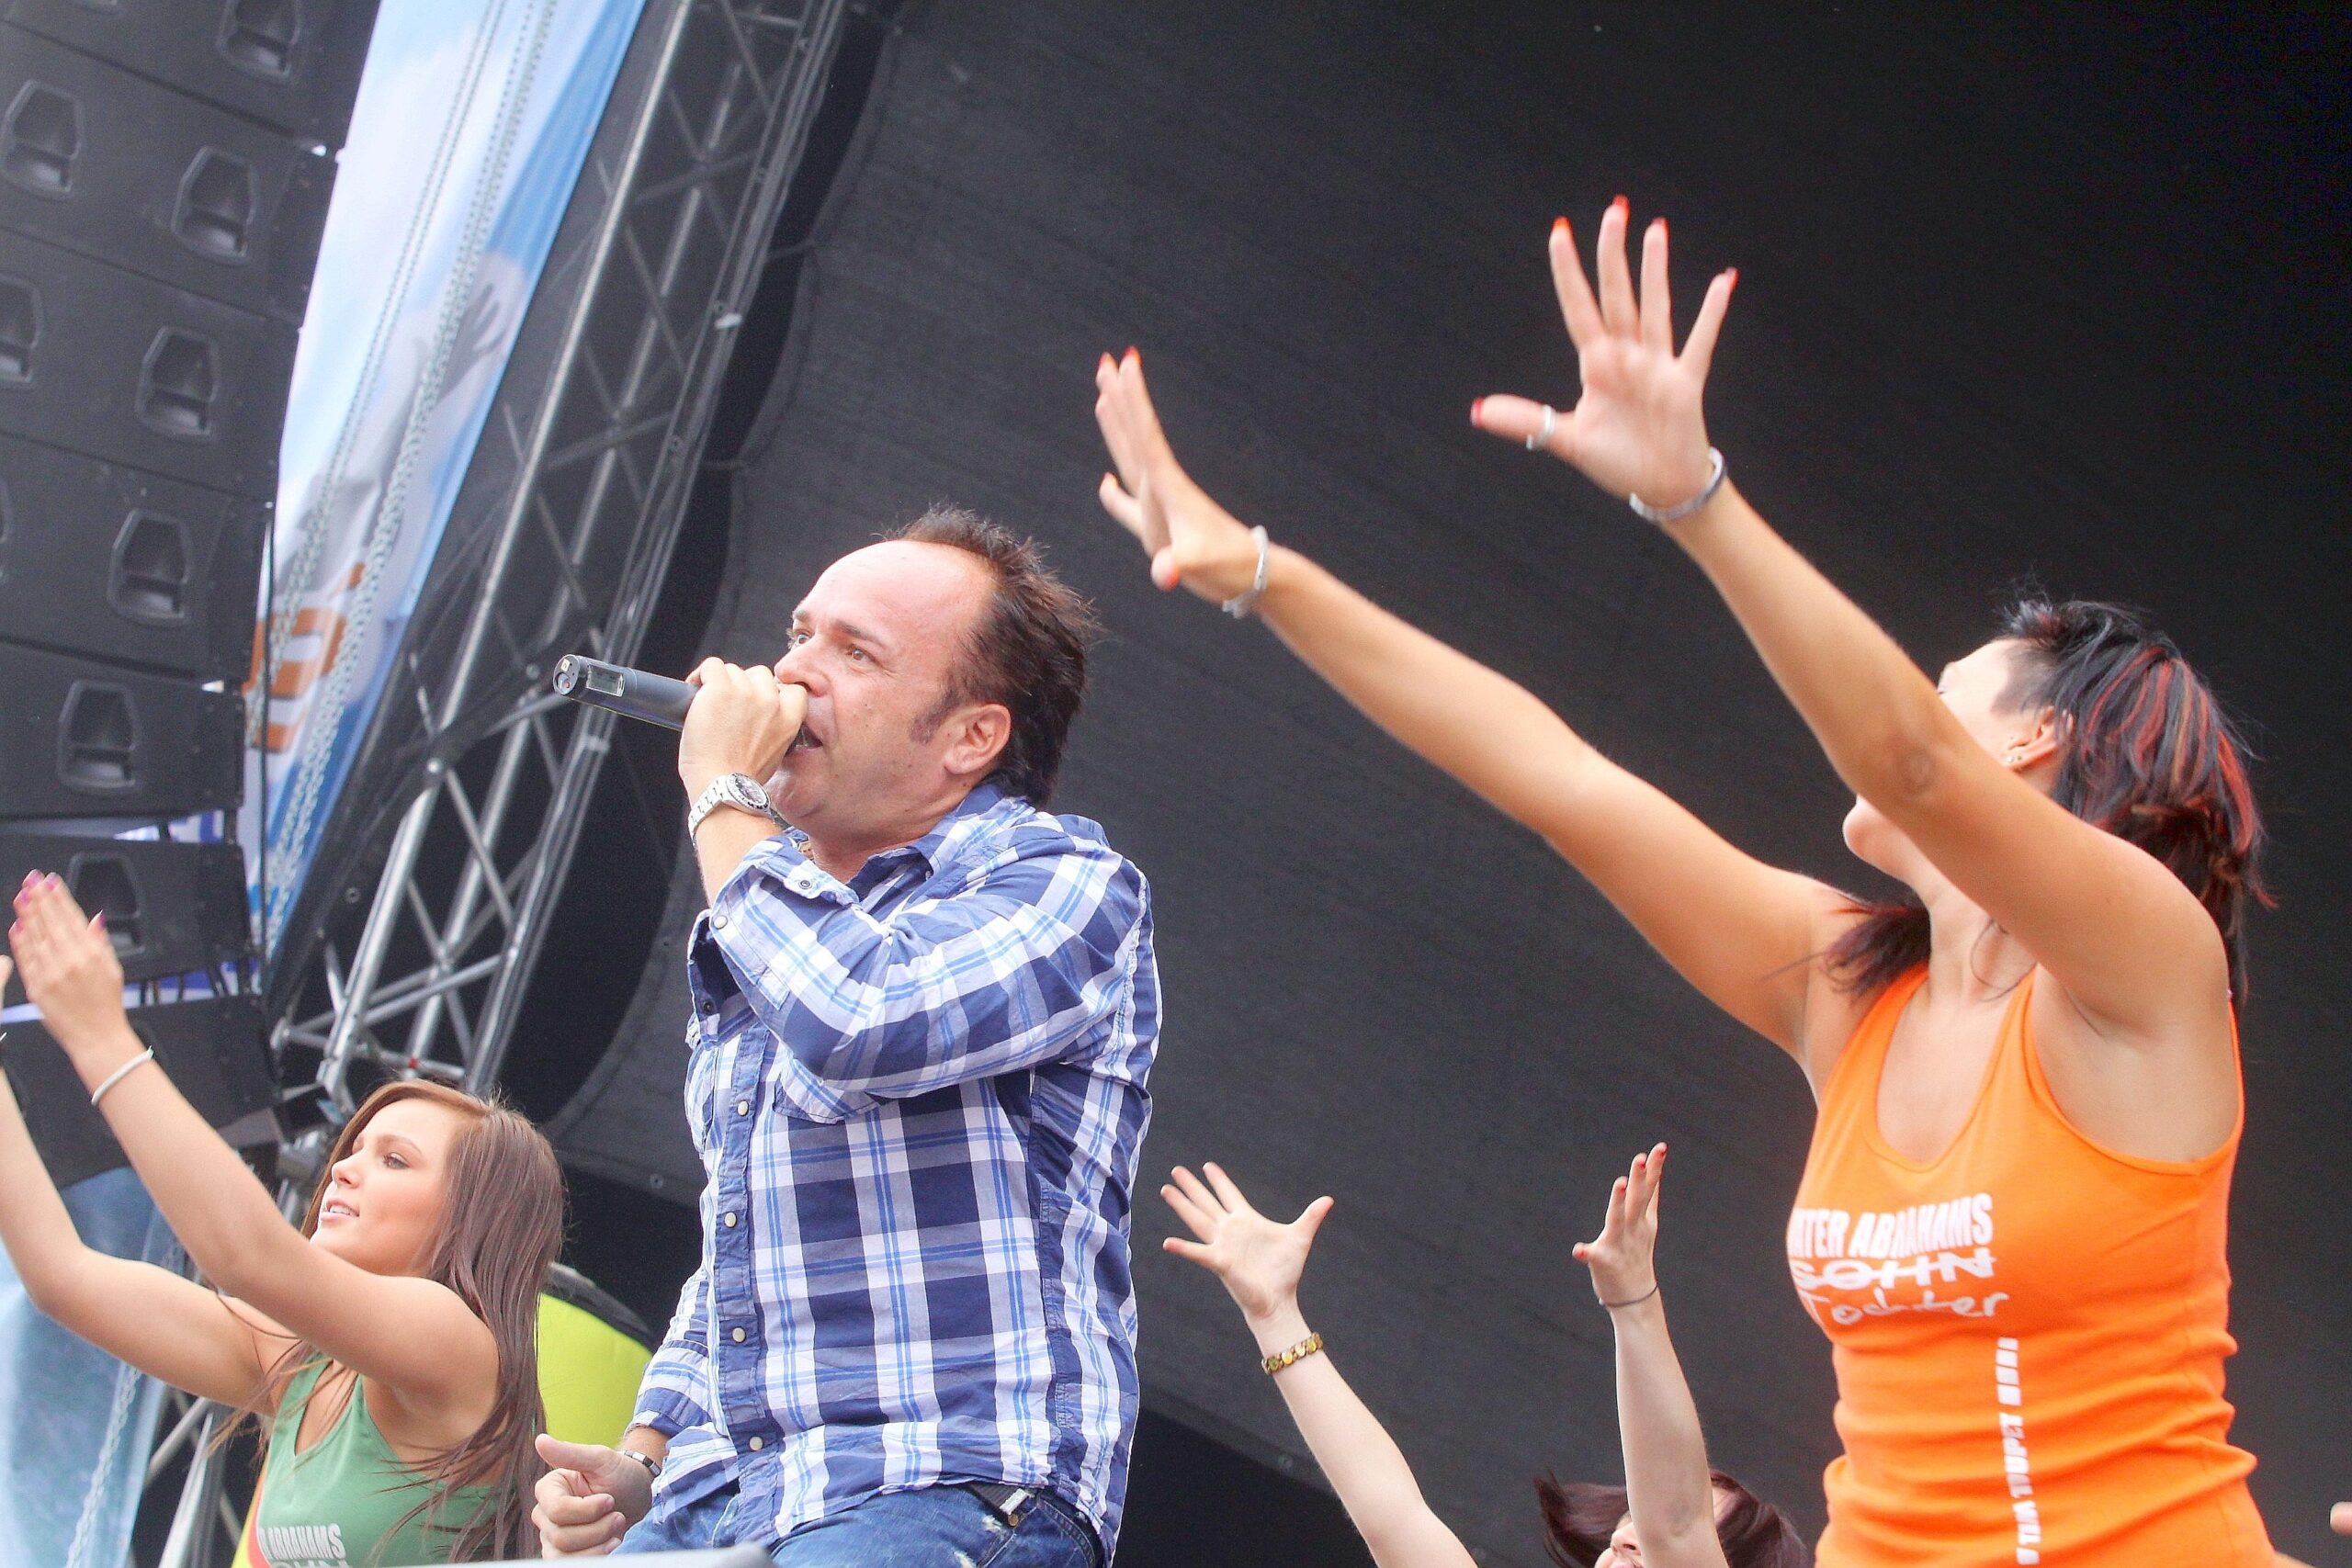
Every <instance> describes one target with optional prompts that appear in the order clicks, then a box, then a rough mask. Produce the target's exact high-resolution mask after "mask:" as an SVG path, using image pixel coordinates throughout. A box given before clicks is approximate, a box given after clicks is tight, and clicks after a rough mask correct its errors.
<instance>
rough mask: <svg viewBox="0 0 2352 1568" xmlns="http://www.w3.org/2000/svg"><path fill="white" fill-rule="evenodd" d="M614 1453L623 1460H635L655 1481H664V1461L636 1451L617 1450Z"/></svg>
mask: <svg viewBox="0 0 2352 1568" xmlns="http://www.w3.org/2000/svg"><path fill="white" fill-rule="evenodd" d="M613 1451H614V1452H615V1453H616V1454H618V1455H620V1456H621V1458H623V1459H633V1460H635V1461H637V1462H638V1463H639V1464H641V1465H643V1466H644V1467H645V1473H646V1474H648V1475H650V1476H651V1477H652V1478H653V1479H654V1480H656V1481H659V1480H661V1479H662V1461H660V1460H658V1459H655V1458H654V1457H653V1456H652V1455H651V1454H641V1453H639V1452H638V1451H637V1450H635V1449H615V1450H613Z"/></svg>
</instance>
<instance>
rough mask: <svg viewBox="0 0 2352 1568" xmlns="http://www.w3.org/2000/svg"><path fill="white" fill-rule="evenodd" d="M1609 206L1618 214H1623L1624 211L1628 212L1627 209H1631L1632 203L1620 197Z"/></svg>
mask: <svg viewBox="0 0 2352 1568" xmlns="http://www.w3.org/2000/svg"><path fill="white" fill-rule="evenodd" d="M1609 205H1610V206H1611V207H1613V208H1615V209H1617V210H1618V211H1620V212H1624V211H1627V210H1629V209H1631V208H1632V207H1633V205H1634V204H1633V203H1632V202H1630V201H1627V200H1626V199H1625V198H1624V197H1622V196H1621V197H1618V198H1617V199H1616V200H1614V201H1612V202H1611V203H1610V204H1609Z"/></svg>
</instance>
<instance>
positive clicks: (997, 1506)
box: [964, 1481, 1037, 1526]
mask: <svg viewBox="0 0 2352 1568" xmlns="http://www.w3.org/2000/svg"><path fill="white" fill-rule="evenodd" d="M964 1490H965V1491H967V1492H969V1493H970V1494H971V1495H973V1496H975V1497H978V1499H979V1500H980V1501H981V1502H983V1503H986V1504H987V1505H988V1506H989V1509H990V1510H991V1511H993V1512H994V1513H995V1515H996V1517H998V1518H1000V1519H1002V1520H1003V1521H1004V1522H1005V1523H1006V1524H1009V1525H1014V1526H1018V1525H1019V1524H1020V1523H1021V1521H1022V1519H1023V1517H1025V1516H1026V1515H1027V1514H1028V1512H1029V1506H1030V1505H1031V1504H1032V1503H1035V1501H1036V1500H1037V1494H1036V1493H1035V1492H1033V1491H1031V1490H1030V1489H1029V1488H1028V1487H1026V1486H1007V1485H1006V1484H1004V1483H1002V1482H1001V1481H967V1482H966V1483H964Z"/></svg>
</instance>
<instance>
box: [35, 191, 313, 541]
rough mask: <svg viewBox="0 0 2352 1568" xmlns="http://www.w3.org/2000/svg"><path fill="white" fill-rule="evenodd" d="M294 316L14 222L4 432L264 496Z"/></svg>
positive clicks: (288, 374) (282, 408)
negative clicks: (50, 239) (92, 252)
mask: <svg viewBox="0 0 2352 1568" xmlns="http://www.w3.org/2000/svg"><path fill="white" fill-rule="evenodd" d="M293 374H294V329H293V328H292V327H289V326H288V325H286V324H285V323H284V322H282V321H270V320H268V319H267V318H266V317H261V316H256V315H254V314H252V313H250V312H249V311H244V310H236V309H234V308H232V307H231V306H227V305H222V304H220V303H218V302H216V301H214V300H210V299H204V298H203V297H201V296H200V295H195V294H190V293H188V292H187V290H186V289H180V288H171V287H170V286H168V285H165V284H161V283H156V282H154V281H153V280H152V279H149V278H145V277H141V276H139V275H137V274H136V273H131V272H126V271H124V270H122V269H121V268H119V267H112V266H107V265H103V264H101V263H98V262H94V261H92V260H90V259H89V258H88V257H86V256H82V255H77V254H74V252H72V251H68V250H62V249H60V248H59V247H57V246H55V245H51V244H44V243H40V241H37V240H28V239H26V238H24V237H23V236H22V235H18V234H11V233H8V232H6V231H4V230H0V434H10V435H20V436H23V437H25V438H26V439H28V440H31V441H39V442H41V443H43V444H44V445H47V446H62V447H65V448H67V449H68V450H71V451H78V452H86V453H88V454H90V455H91V456H92V457H103V458H106V459H107V461H109V462H115V463H121V464H124V465H126V466H128V467H130V468H144V469H146V470H148V471H149V472H151V473H158V474H164V475H166V476H168V477H170V478H172V479H184V480H186V481H187V482H188V483H190V484H199V485H204V486H206V487H208V488H209V489H212V490H222V491H229V492H231V493H232V494H235V495H243V496H248V497H251V498H252V499H254V500H255V501H271V500H274V499H275V498H276V496H277V438H278V434H279V432H280V430H281V429H282V428H283V426H284V424H285V421H286V391H287V387H288V384H289V382H290V381H291V380H292V378H293Z"/></svg>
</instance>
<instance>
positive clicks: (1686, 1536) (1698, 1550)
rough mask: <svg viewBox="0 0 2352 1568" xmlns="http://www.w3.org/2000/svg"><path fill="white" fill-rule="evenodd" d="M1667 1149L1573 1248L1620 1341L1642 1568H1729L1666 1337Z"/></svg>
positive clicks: (1621, 1411) (1629, 1508) (1702, 1446)
mask: <svg viewBox="0 0 2352 1568" xmlns="http://www.w3.org/2000/svg"><path fill="white" fill-rule="evenodd" d="M1665 1179H1666V1145H1664V1144H1659V1145H1657V1146H1656V1147H1655V1148H1653V1149H1651V1150H1650V1152H1649V1153H1647V1154H1645V1155H1635V1156H1634V1163H1633V1166H1632V1167H1631V1168H1629V1169H1628V1170H1627V1171H1626V1172H1625V1174H1624V1175H1623V1176H1621V1177H1619V1178H1618V1179H1617V1182H1616V1185H1615V1186H1613V1187H1611V1189H1610V1190H1609V1213H1608V1216H1607V1218H1606V1219H1605V1220H1604V1221H1603V1223H1602V1224H1601V1227H1600V1235H1597V1236H1595V1237H1594V1238H1593V1239H1592V1240H1590V1241H1584V1242H1578V1243H1577V1248H1576V1256H1577V1261H1578V1262H1579V1263H1582V1264H1584V1265H1585V1266H1586V1267H1587V1268H1589V1269H1591V1270H1592V1292H1593V1294H1594V1295H1596V1296H1598V1297H1599V1298H1600V1304H1601V1305H1602V1306H1603V1307H1605V1308H1607V1309H1608V1311H1609V1320H1610V1325H1611V1327H1612V1328H1613V1329H1615V1331H1616V1336H1617V1432H1618V1438H1619V1440H1620V1441H1621V1442H1622V1443H1623V1447H1624V1450H1625V1507H1626V1512H1628V1513H1629V1514H1631V1515H1632V1516H1633V1519H1634V1536H1635V1538H1636V1539H1637V1540H1639V1541H1640V1542H1641V1561H1642V1562H1644V1563H1645V1565H1646V1568H1725V1564H1724V1547H1723V1540H1722V1537H1721V1535H1720V1534H1719V1533H1718V1531H1717V1529H1716V1526H1715V1489H1714V1484H1713V1481H1712V1480H1711V1479H1710V1472H1709V1471H1708V1468H1707V1442H1706V1438H1705V1436H1704V1435H1703V1434H1702V1432H1701V1431H1700V1429H1699V1407H1698V1406H1697V1404H1693V1403H1692V1401H1691V1384H1690V1382H1689V1380H1688V1379H1686V1378H1684V1377H1683V1375H1682V1361H1681V1359H1680V1358H1679V1357H1678V1356H1676V1355H1675V1353H1674V1341H1673V1339H1672V1338H1671V1337H1668V1334H1667V1331H1666V1303H1664V1302H1663V1301H1662V1300H1660V1299H1659V1296H1658V1289H1657V1267H1656V1262H1655V1254H1656V1252H1657V1194H1658V1184H1659V1183H1660V1182H1662V1181H1663V1180H1665Z"/></svg>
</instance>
